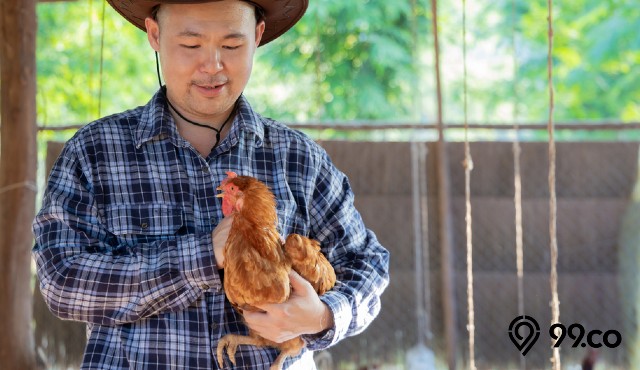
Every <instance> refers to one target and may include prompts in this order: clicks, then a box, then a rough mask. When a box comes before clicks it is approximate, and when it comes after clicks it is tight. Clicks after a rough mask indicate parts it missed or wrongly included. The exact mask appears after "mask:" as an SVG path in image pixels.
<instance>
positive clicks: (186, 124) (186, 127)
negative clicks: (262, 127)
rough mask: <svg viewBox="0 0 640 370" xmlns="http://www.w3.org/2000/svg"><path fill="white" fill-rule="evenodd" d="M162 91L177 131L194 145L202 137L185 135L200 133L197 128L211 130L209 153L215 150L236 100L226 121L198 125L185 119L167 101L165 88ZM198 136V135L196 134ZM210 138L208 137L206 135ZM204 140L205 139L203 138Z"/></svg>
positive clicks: (229, 119) (230, 116)
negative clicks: (211, 145)
mask: <svg viewBox="0 0 640 370" xmlns="http://www.w3.org/2000/svg"><path fill="white" fill-rule="evenodd" d="M162 91H163V92H164V96H165V99H166V100H167V104H168V105H169V108H170V109H169V111H170V112H171V115H172V116H173V118H174V120H175V121H176V126H177V127H178V131H179V132H180V133H181V134H182V135H183V136H184V137H185V138H186V139H187V140H188V141H190V142H191V143H192V144H194V140H195V141H202V140H203V137H200V136H192V135H189V134H187V133H188V132H194V133H195V131H197V132H201V131H202V130H198V129H197V128H200V129H207V130H211V131H213V132H214V133H215V142H214V144H213V148H211V151H213V149H215V148H216V147H217V146H218V144H219V143H220V140H222V137H223V136H222V133H223V131H224V130H225V129H226V130H227V131H228V127H227V125H228V123H229V121H231V120H232V119H233V116H234V115H235V111H236V107H237V106H238V100H236V102H235V104H234V105H233V107H231V110H230V111H229V114H228V116H226V119H225V120H224V121H222V122H220V123H217V124H213V125H210V124H206V123H200V122H196V121H192V120H190V119H189V118H187V117H185V116H184V115H183V114H182V113H181V112H180V111H179V110H178V109H177V108H176V107H175V106H174V105H173V104H172V103H171V100H170V99H169V95H168V94H167V87H166V86H163V87H162ZM192 129H196V130H192ZM198 135H199V134H198ZM207 136H210V135H207ZM189 137H191V138H192V139H190V138H189ZM205 138H206V137H205ZM199 146H200V147H201V146H202V144H200V145H199ZM198 151H200V152H201V153H202V152H203V151H202V150H201V148H198Z"/></svg>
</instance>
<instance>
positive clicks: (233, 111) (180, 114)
mask: <svg viewBox="0 0 640 370" xmlns="http://www.w3.org/2000/svg"><path fill="white" fill-rule="evenodd" d="M156 72H157V73H158V83H159V84H160V90H162V93H163V94H164V97H165V99H166V100H167V104H169V107H171V109H172V110H173V111H174V112H176V114H177V115H178V116H180V118H182V119H183V120H185V121H187V122H189V123H190V124H192V125H195V126H198V127H204V128H208V129H209V130H212V131H214V132H215V133H216V143H215V144H214V145H213V148H211V151H213V150H214V149H215V148H216V147H217V146H218V144H219V143H220V134H221V133H222V130H223V129H224V127H225V126H226V125H227V123H229V121H230V120H231V117H233V116H234V115H235V113H236V109H237V108H238V100H236V102H235V103H234V105H233V109H232V110H231V112H230V113H229V116H228V117H227V119H225V120H224V122H222V126H220V128H219V129H218V128H215V127H212V126H209V125H205V124H202V123H198V122H194V121H192V120H190V119H188V118H187V117H185V116H183V115H182V113H180V111H178V110H177V109H176V107H174V106H173V104H171V101H169V95H168V94H167V87H166V86H162V80H161V79H160V61H159V60H158V52H157V51H156Z"/></svg>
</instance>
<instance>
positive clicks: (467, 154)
mask: <svg viewBox="0 0 640 370" xmlns="http://www.w3.org/2000/svg"><path fill="white" fill-rule="evenodd" d="M462 65H463V73H462V76H463V77H462V79H463V112H464V162H463V166H464V195H465V209H466V214H465V221H466V226H467V228H466V234H467V307H468V310H467V314H468V317H467V320H468V323H467V330H468V331H469V368H470V369H471V370H475V369H476V358H475V334H476V326H475V308H474V302H473V241H472V236H473V235H472V234H473V232H472V218H471V171H472V170H473V159H472V158H471V149H470V145H469V119H468V111H469V109H468V104H467V97H468V89H467V6H466V0H462Z"/></svg>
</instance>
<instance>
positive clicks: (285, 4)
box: [107, 0, 309, 46]
mask: <svg viewBox="0 0 640 370" xmlns="http://www.w3.org/2000/svg"><path fill="white" fill-rule="evenodd" d="M212 1H221V0H186V1H180V0H161V1H150V0H138V1H131V0H107V2H108V3H109V4H110V5H111V6H112V7H113V8H114V9H115V10H116V11H117V12H118V13H120V15H122V16H123V17H124V18H125V19H126V20H128V21H129V22H131V23H132V24H133V25H135V26H136V27H138V28H139V29H141V30H143V31H145V32H146V31H147V29H146V27H145V25H144V20H145V19H146V18H147V17H150V16H151V12H152V10H153V8H154V7H155V6H157V5H160V4H200V3H209V2H212ZM247 2H249V3H253V4H254V5H257V6H259V7H261V8H262V9H263V10H264V14H265V30H264V34H263V35H262V40H261V41H260V46H262V45H264V44H266V43H268V42H270V41H273V40H275V39H277V38H278V37H280V36H281V35H282V34H283V33H285V32H287V31H288V30H289V29H290V28H291V27H293V25H295V24H296V23H297V22H298V21H299V20H300V18H302V16H303V15H304V13H305V11H306V10H307V7H308V6H309V0H250V1H247Z"/></svg>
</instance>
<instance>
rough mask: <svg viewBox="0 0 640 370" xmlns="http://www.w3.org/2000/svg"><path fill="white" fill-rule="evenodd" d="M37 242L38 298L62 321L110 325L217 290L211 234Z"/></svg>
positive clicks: (181, 305) (173, 307)
mask: <svg viewBox="0 0 640 370" xmlns="http://www.w3.org/2000/svg"><path fill="white" fill-rule="evenodd" d="M94 243H95V244H92V245H86V244H85V245H83V244H77V245H69V244H65V245H61V244H58V245H55V244H51V243H46V244H36V247H35V248H34V251H33V255H34V258H35V260H36V265H37V273H38V277H39V280H40V286H41V291H42V294H43V296H44V298H45V301H46V302H47V304H48V306H49V308H50V309H51V311H52V312H53V313H54V314H55V315H57V316H59V317H60V318H63V319H68V320H76V321H83V322H91V323H97V324H102V325H115V324H123V323H127V322H133V321H136V320H139V319H141V318H143V317H147V316H151V315H154V314H157V313H160V312H163V311H174V310H179V309H182V308H184V307H187V306H188V305H189V304H191V303H192V302H193V301H194V300H196V299H197V297H198V296H199V295H200V294H201V292H202V290H203V289H208V288H209V287H213V288H215V287H220V286H221V284H220V279H219V276H218V275H217V271H216V268H215V261H214V257H213V251H212V249H211V248H208V251H207V247H206V246H207V243H209V246H210V245H211V244H210V243H211V237H210V235H202V236H199V237H198V236H183V237H177V238H176V239H174V240H170V241H161V242H154V243H148V244H142V245H137V246H133V247H115V248H114V247H109V246H106V245H104V244H100V243H98V242H95V241H94Z"/></svg>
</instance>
